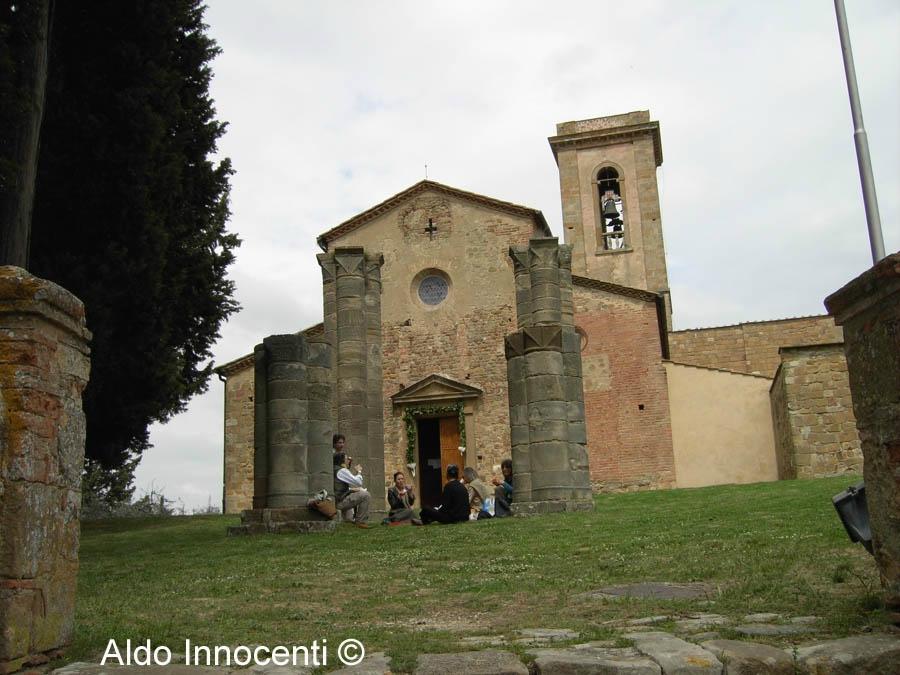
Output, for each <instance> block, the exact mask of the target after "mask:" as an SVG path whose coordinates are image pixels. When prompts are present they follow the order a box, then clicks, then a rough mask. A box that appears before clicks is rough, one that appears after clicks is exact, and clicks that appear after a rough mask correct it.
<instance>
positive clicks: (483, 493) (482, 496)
mask: <svg viewBox="0 0 900 675" xmlns="http://www.w3.org/2000/svg"><path fill="white" fill-rule="evenodd" d="M463 479H464V480H465V482H466V492H467V493H468V494H469V520H480V519H482V518H491V517H493V516H492V515H491V514H490V513H488V512H487V511H485V510H484V505H485V500H486V499H487V498H488V497H490V496H491V489H490V488H489V487H488V486H487V485H485V484H484V482H483V481H482V480H481V479H480V478H479V477H478V472H477V471H475V469H473V468H472V467H471V466H467V467H466V468H465V469H463Z"/></svg>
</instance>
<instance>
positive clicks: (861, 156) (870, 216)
mask: <svg viewBox="0 0 900 675" xmlns="http://www.w3.org/2000/svg"><path fill="white" fill-rule="evenodd" d="M834 12H835V14H837V24H838V34H839V35H840V37H841V52H842V53H843V56H844V72H845V73H846V75H847V93H848V94H850V113H851V114H852V115H853V142H854V143H855V144H856V162H857V164H858V165H859V180H860V182H861V183H862V193H863V203H864V204H865V207H866V223H867V224H868V226H869V246H870V247H871V248H872V262H873V263H877V262H878V261H879V260H881V259H882V258H884V238H883V237H882V234H881V216H880V215H879V213H878V197H877V196H876V194H875V179H874V177H873V176H872V160H871V158H870V157H869V140H868V138H867V137H866V129H865V126H864V124H863V118H862V108H861V107H860V105H859V89H858V88H857V86H856V68H855V67H854V65H853V50H852V49H851V47H850V31H849V30H848V28H847V12H846V10H845V9H844V0H834Z"/></svg>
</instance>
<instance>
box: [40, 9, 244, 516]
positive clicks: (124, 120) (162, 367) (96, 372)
mask: <svg viewBox="0 0 900 675" xmlns="http://www.w3.org/2000/svg"><path fill="white" fill-rule="evenodd" d="M203 11H204V7H203V6H202V4H201V2H200V1H199V0H128V1H127V2H122V1H121V0H91V2H74V1H65V0H63V1H62V2H57V3H56V5H55V8H54V16H53V26H52V39H51V52H50V65H49V74H48V81H47V93H46V108H45V116H44V125H43V129H42V135H41V149H40V157H39V162H38V176H37V188H36V199H35V209H34V220H33V227H32V242H31V256H32V265H31V267H32V270H33V272H34V273H35V274H37V275H39V276H42V277H45V278H48V279H51V280H53V281H56V282H57V283H59V284H61V285H62V286H64V287H65V288H67V289H69V290H70V291H72V292H73V293H75V294H76V295H77V296H78V297H80V298H81V299H82V300H83V301H84V303H85V306H86V311H87V321H88V327H89V328H90V329H91V331H92V332H93V336H94V338H93V343H92V347H91V351H92V354H91V356H92V364H91V378H90V382H89V384H88V387H87V389H86V390H85V395H84V408H85V414H86V417H87V443H86V458H87V460H88V464H89V466H91V467H94V468H96V467H100V468H102V470H103V472H104V473H105V476H106V478H105V486H104V489H105V491H106V492H107V494H108V496H109V498H110V499H111V500H113V499H121V498H123V497H127V496H129V495H130V492H129V490H130V484H131V479H132V472H133V469H134V467H135V465H136V463H137V460H138V459H139V457H140V454H141V453H142V452H143V451H144V450H146V449H147V448H148V447H149V441H148V427H149V425H150V424H151V423H152V422H154V421H166V420H168V419H169V418H171V417H172V416H173V415H174V414H176V413H178V412H180V411H182V410H184V408H185V406H186V404H187V401H188V400H189V399H190V398H191V397H192V396H193V395H195V394H198V393H201V392H203V391H205V390H206V388H207V386H208V381H209V378H210V375H211V372H212V363H211V362H210V361H209V359H210V357H211V348H212V345H213V344H214V342H215V340H216V338H218V337H219V328H220V326H221V324H222V322H223V321H224V320H225V319H226V318H227V317H228V316H229V315H230V314H232V313H233V312H235V311H236V310H237V309H238V305H237V303H236V302H235V301H234V299H233V293H234V284H233V282H232V281H230V280H229V279H227V277H226V271H227V268H228V266H229V265H230V264H231V263H232V262H233V260H234V249H235V248H236V247H237V246H239V245H240V240H239V239H238V238H237V236H236V235H234V234H230V233H229V232H227V230H226V221H227V219H228V217H229V210H228V196H229V187H230V186H229V179H230V176H231V175H232V173H233V172H232V168H231V163H230V161H229V160H228V159H221V160H218V161H217V160H216V159H214V155H215V152H216V143H217V140H218V139H219V138H220V137H221V136H222V134H223V133H224V131H225V124H224V123H223V122H220V121H218V120H217V119H216V111H215V108H214V106H213V101H212V99H211V97H210V94H209V84H210V78H211V74H212V72H211V68H210V64H211V61H212V60H213V59H214V57H215V56H216V55H217V54H218V53H219V48H218V46H217V45H216V44H215V42H214V41H213V40H212V39H211V38H210V37H209V36H208V35H207V34H206V29H207V26H205V24H204V23H203Z"/></svg>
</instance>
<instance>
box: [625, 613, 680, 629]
mask: <svg viewBox="0 0 900 675" xmlns="http://www.w3.org/2000/svg"><path fill="white" fill-rule="evenodd" d="M669 618H670V617H668V616H666V615H664V614H660V615H657V616H643V617H641V618H640V619H631V620H630V621H628V622H627V624H628V625H629V626H649V625H651V624H654V623H660V622H662V621H668V620H669Z"/></svg>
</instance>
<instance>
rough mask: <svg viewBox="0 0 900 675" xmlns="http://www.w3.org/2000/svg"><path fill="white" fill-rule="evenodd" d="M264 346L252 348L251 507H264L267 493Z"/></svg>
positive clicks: (266, 413)
mask: <svg viewBox="0 0 900 675" xmlns="http://www.w3.org/2000/svg"><path fill="white" fill-rule="evenodd" d="M267 363H268V359H267V358H266V347H265V345H263V344H258V345H256V347H255V348H254V349H253V508H254V509H264V508H265V507H266V499H267V497H268V494H269V445H268V442H267V441H266V427H267V423H266V419H267V417H268V409H267V408H266V380H267V375H266V373H267V372H268V368H267Z"/></svg>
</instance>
